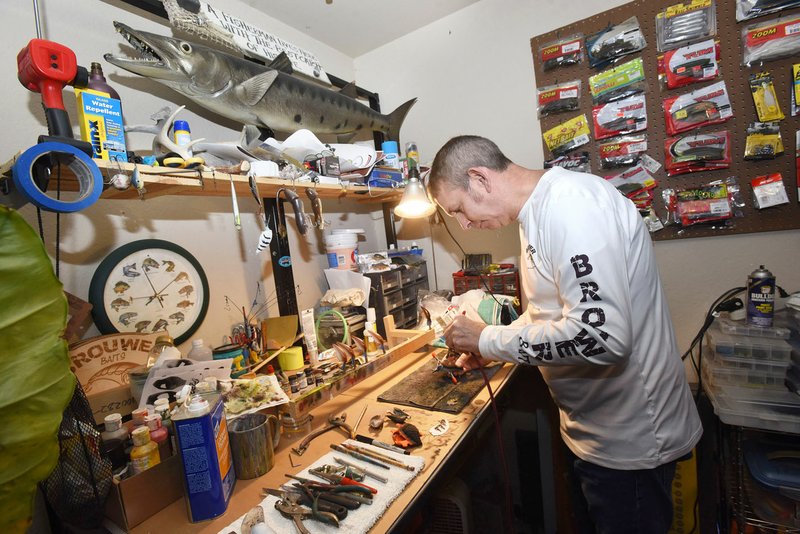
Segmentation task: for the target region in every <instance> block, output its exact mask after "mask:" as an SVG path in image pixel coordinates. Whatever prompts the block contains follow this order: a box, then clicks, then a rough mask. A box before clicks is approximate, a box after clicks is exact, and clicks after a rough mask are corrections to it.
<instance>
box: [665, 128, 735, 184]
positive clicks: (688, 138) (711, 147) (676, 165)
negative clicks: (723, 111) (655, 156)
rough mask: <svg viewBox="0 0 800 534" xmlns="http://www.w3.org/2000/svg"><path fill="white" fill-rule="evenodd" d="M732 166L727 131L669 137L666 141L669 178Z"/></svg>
mask: <svg viewBox="0 0 800 534" xmlns="http://www.w3.org/2000/svg"><path fill="white" fill-rule="evenodd" d="M730 165H731V151H730V134H729V133H728V131H727V130H725V131H722V132H713V133H702V134H699V133H696V134H689V135H684V136H681V137H668V138H667V139H666V140H665V141H664V167H665V168H666V170H667V175H668V176H676V175H679V174H686V173H689V172H701V171H713V170H717V169H727V168H728V167H730Z"/></svg>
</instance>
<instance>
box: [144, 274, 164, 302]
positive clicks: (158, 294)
mask: <svg viewBox="0 0 800 534" xmlns="http://www.w3.org/2000/svg"><path fill="white" fill-rule="evenodd" d="M142 270H143V271H144V277H145V278H147V283H148V284H150V287H151V288H152V289H153V296H152V297H150V298H149V299H148V301H147V302H145V303H144V305H145V306H147V305H148V304H150V303H151V302H153V300H155V299H158V303H159V304H160V305H161V307H162V308H163V307H164V301H163V300H162V297H161V295H160V293H161V291H164V290H163V289H162V290H161V291H156V288H155V286H154V285H153V282H152V281H151V280H150V275H149V274H147V271H149V270H150V269H147V268H144V269H142Z"/></svg>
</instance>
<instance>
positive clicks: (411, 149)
mask: <svg viewBox="0 0 800 534" xmlns="http://www.w3.org/2000/svg"><path fill="white" fill-rule="evenodd" d="M406 160H407V161H408V168H409V169H411V168H414V167H416V168H417V169H419V150H417V143H415V142H414V141H409V142H408V143H406Z"/></svg>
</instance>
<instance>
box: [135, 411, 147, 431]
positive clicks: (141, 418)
mask: <svg viewBox="0 0 800 534" xmlns="http://www.w3.org/2000/svg"><path fill="white" fill-rule="evenodd" d="M148 413H149V412H148V411H147V408H137V409H135V410H133V411H132V412H131V424H132V425H133V429H134V430H135V429H137V428H139V427H140V426H145V424H146V423H145V419H146V418H147V415H148ZM131 433H132V432H131Z"/></svg>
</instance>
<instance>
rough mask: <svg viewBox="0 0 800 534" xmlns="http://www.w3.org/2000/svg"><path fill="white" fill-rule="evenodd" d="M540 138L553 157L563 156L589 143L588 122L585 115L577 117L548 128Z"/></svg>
mask: <svg viewBox="0 0 800 534" xmlns="http://www.w3.org/2000/svg"><path fill="white" fill-rule="evenodd" d="M542 137H543V138H544V142H545V144H546V145H547V148H548V149H550V152H552V153H553V155H554V156H563V155H564V154H566V153H568V152H571V151H572V150H575V149H576V148H578V147H580V146H583V145H585V144H586V143H588V142H589V121H588V120H587V119H586V114H583V115H578V116H577V117H573V118H571V119H570V120H568V121H565V122H563V123H561V124H559V125H558V126H556V127H554V128H550V129H549V130H547V131H546V132H544V133H543V134H542Z"/></svg>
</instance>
